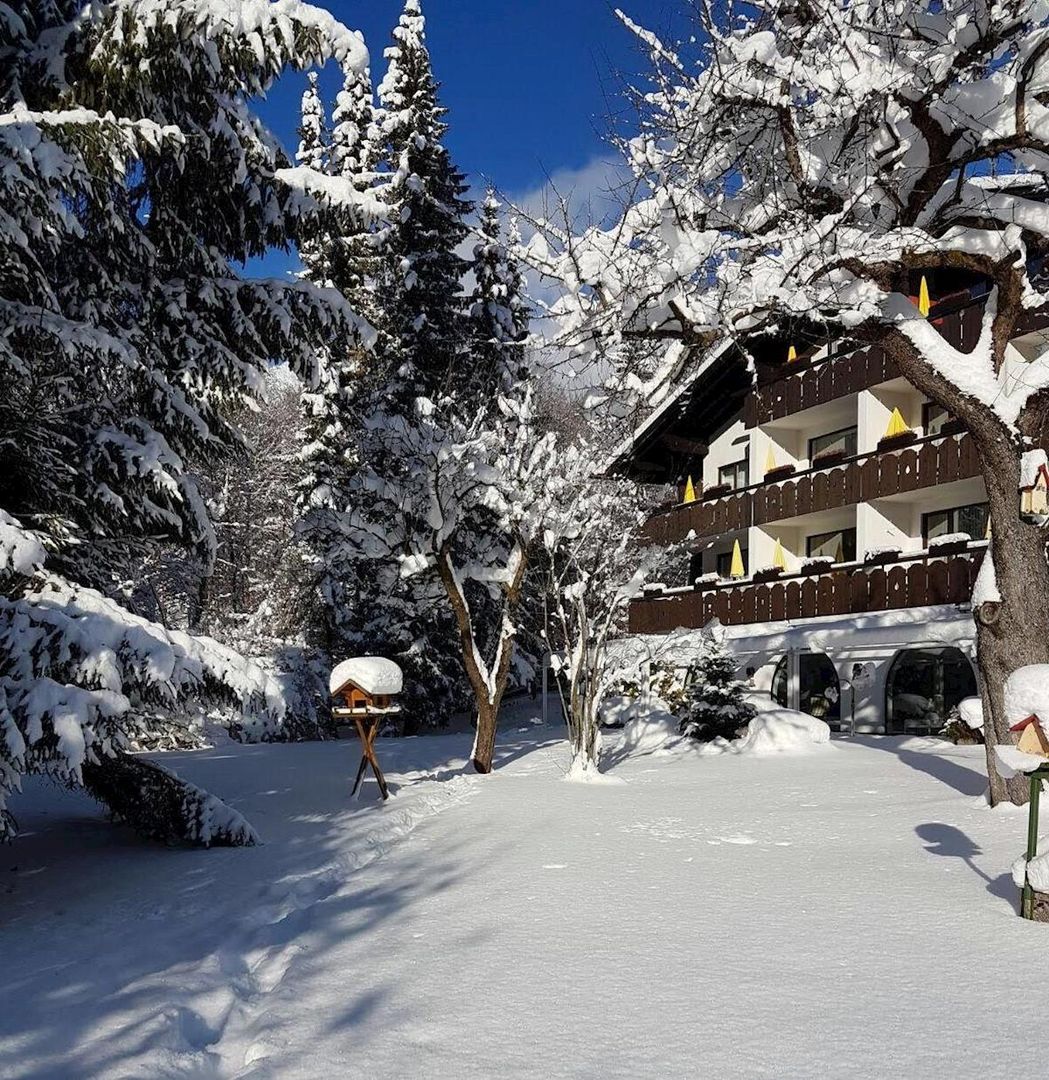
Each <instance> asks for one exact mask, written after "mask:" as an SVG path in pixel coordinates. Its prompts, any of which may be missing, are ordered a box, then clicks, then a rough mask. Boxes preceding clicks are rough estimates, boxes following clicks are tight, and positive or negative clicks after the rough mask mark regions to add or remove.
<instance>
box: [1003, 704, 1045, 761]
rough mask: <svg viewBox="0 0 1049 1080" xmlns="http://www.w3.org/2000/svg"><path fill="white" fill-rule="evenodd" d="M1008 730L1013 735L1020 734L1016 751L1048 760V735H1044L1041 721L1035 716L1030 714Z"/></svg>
mask: <svg viewBox="0 0 1049 1080" xmlns="http://www.w3.org/2000/svg"><path fill="white" fill-rule="evenodd" d="M1009 730H1010V731H1011V732H1013V733H1014V734H1015V733H1017V732H1019V734H1020V738H1019V741H1018V742H1017V744H1016V748H1017V749H1018V750H1022V751H1023V752H1024V753H1025V754H1033V755H1034V757H1041V758H1045V759H1046V760H1049V735H1047V734H1046V732H1045V728H1043V727H1042V721H1041V720H1040V719H1039V718H1038V717H1037V716H1035V715H1033V714H1032V715H1031V716H1029V717H1028V718H1027V719H1026V720H1021V721H1020V723H1018V724H1013V726H1012V727H1011V728H1009Z"/></svg>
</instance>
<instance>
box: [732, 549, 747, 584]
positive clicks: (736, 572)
mask: <svg viewBox="0 0 1049 1080" xmlns="http://www.w3.org/2000/svg"><path fill="white" fill-rule="evenodd" d="M728 576H729V577H733V578H741V577H746V576H747V571H746V568H745V567H744V566H743V551H742V549H741V548H740V546H739V541H738V540H736V541H734V543H733V544H732V565H731V566H730V567H729V571H728Z"/></svg>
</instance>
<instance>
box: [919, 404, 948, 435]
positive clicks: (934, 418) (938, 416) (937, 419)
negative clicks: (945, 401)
mask: <svg viewBox="0 0 1049 1080" xmlns="http://www.w3.org/2000/svg"><path fill="white" fill-rule="evenodd" d="M953 419H954V417H953V416H951V414H950V413H949V412H948V411H947V410H946V409H945V408H944V407H943V406H942V405H937V404H936V403H935V402H933V401H927V402H926V403H925V404H924V405H923V406H922V431H924V432H925V434H926V435H939V434H940V432H941V431H942V430H943V426H944V424H949V423H950V422H951V421H952V420H953Z"/></svg>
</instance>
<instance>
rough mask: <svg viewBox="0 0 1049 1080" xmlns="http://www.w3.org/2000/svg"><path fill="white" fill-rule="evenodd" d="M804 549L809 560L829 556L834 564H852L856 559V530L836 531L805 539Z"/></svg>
mask: <svg viewBox="0 0 1049 1080" xmlns="http://www.w3.org/2000/svg"><path fill="white" fill-rule="evenodd" d="M805 549H806V552H807V553H808V556H809V558H810V559H815V558H818V557H819V556H821V555H829V556H830V557H831V558H832V559H833V560H834V561H835V562H852V560H853V559H855V558H856V530H855V529H836V530H835V531H834V532H828V533H817V534H816V535H815V536H809V537H806V539H805Z"/></svg>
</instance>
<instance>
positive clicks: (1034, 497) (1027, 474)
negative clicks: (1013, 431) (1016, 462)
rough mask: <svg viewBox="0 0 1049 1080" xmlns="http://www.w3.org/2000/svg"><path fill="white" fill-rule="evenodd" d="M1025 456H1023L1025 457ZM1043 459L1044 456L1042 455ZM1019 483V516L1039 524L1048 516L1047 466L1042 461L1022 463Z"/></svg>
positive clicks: (1048, 488) (1048, 485) (1048, 467)
mask: <svg viewBox="0 0 1049 1080" xmlns="http://www.w3.org/2000/svg"><path fill="white" fill-rule="evenodd" d="M1026 456H1027V455H1025V457H1026ZM1042 457H1043V458H1044V455H1042ZM1023 473H1024V475H1023V476H1022V478H1021V482H1020V516H1021V517H1022V518H1024V520H1026V521H1032V520H1033V521H1035V522H1037V523H1039V524H1040V523H1041V522H1042V521H1044V519H1045V518H1046V517H1047V516H1049V466H1047V465H1046V462H1045V461H1044V460H1036V461H1034V462H1031V463H1030V464H1029V463H1028V462H1026V461H1025V462H1024V469H1023Z"/></svg>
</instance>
